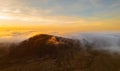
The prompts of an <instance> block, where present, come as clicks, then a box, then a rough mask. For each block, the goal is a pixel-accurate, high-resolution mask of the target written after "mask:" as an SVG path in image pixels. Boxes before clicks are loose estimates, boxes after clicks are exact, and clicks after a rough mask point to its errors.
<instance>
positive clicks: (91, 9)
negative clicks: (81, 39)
mask: <svg viewBox="0 0 120 71" xmlns="http://www.w3.org/2000/svg"><path fill="white" fill-rule="evenodd" d="M119 13H120V0H0V37H3V36H6V38H8V36H9V37H11V36H10V35H20V34H24V35H28V34H30V33H32V34H36V33H37V32H40V33H53V34H58V33H59V34H64V33H72V32H101V31H110V32H116V31H117V32H119V31H120V14H119ZM26 32H27V34H26ZM30 35H31V34H30Z"/></svg>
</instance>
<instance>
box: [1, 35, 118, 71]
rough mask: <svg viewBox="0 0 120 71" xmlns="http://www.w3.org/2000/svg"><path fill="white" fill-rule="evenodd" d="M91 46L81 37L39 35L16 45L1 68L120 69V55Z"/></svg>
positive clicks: (37, 70)
mask: <svg viewBox="0 0 120 71" xmlns="http://www.w3.org/2000/svg"><path fill="white" fill-rule="evenodd" d="M88 45H89V44H88ZM86 47H87V43H86ZM89 47H90V48H91V46H89ZM90 48H85V46H83V45H82V44H81V42H80V41H79V40H74V39H69V38H63V37H59V36H54V35H47V34H40V35H36V36H33V37H31V38H29V39H27V40H25V41H23V42H21V43H19V44H18V45H12V46H11V48H10V49H9V53H8V54H7V55H5V56H3V57H1V58H0V71H120V55H119V54H112V53H109V52H106V51H103V50H93V49H90Z"/></svg>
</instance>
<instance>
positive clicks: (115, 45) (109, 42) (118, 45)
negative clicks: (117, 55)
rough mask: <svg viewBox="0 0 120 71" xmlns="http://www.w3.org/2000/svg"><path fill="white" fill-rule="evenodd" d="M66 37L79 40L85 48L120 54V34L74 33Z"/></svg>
mask: <svg viewBox="0 0 120 71" xmlns="http://www.w3.org/2000/svg"><path fill="white" fill-rule="evenodd" d="M67 37H69V38H72V39H77V40H79V41H80V42H81V44H82V45H83V47H85V48H91V49H96V50H107V51H110V52H120V33H110V32H107V33H103V32H101V33H74V34H70V35H67Z"/></svg>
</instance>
